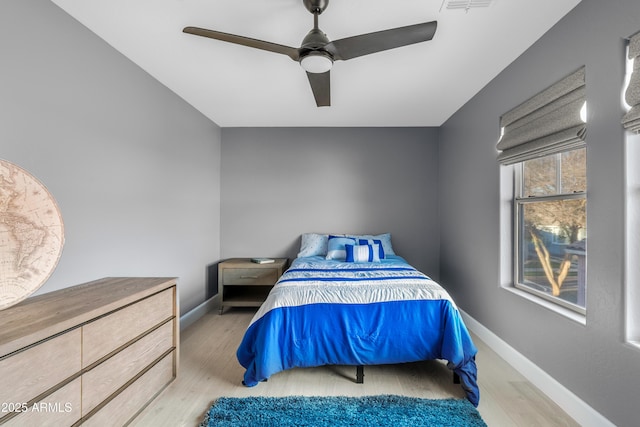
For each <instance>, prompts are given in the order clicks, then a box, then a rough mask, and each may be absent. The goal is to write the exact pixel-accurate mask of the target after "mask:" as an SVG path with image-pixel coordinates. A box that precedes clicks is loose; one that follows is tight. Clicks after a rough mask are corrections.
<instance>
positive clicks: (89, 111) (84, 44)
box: [0, 0, 220, 312]
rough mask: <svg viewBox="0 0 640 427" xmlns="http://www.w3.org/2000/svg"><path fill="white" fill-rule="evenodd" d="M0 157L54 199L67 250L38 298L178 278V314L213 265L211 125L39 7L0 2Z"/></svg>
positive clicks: (215, 225) (216, 149)
mask: <svg viewBox="0 0 640 427" xmlns="http://www.w3.org/2000/svg"><path fill="white" fill-rule="evenodd" d="M0 53H1V55H2V57H1V59H0V61H1V64H2V66H1V67H0V157H2V158H4V159H6V160H9V161H11V162H13V163H16V164H17V165H19V166H21V167H23V168H24V169H26V170H28V171H29V172H31V173H32V174H33V175H35V176H36V177H38V178H39V179H40V180H41V181H42V182H43V183H44V184H45V185H46V186H47V188H48V189H49V191H50V192H51V193H52V195H53V196H54V197H55V198H56V200H57V202H58V204H59V206H60V209H61V211H62V215H63V220H64V223H65V237H66V243H65V246H64V250H63V253H62V256H61V259H60V262H59V264H58V267H57V269H56V271H55V272H54V274H53V275H52V276H51V278H50V279H49V281H47V282H46V284H45V285H44V286H43V287H42V288H40V290H39V293H45V292H50V291H53V290H56V289H60V288H65V287H68V286H72V285H76V284H79V283H83V282H87V281H90V280H94V279H98V278H101V277H105V276H172V277H173V276H178V277H179V292H180V299H181V309H182V312H185V311H187V310H189V309H191V308H192V307H194V306H195V305H197V304H199V303H201V302H202V301H204V299H205V295H206V293H207V289H206V281H207V279H208V278H207V274H206V271H207V265H208V264H211V263H215V262H216V261H218V260H219V255H220V246H219V230H220V229H219V226H220V218H219V216H220V129H219V128H218V127H217V126H216V125H215V124H213V123H212V122H211V121H210V120H208V119H206V118H205V117H204V116H202V115H201V114H200V113H199V112H197V111H196V110H194V109H193V108H192V107H190V106H189V105H188V104H186V103H185V102H184V101H182V100H181V99H179V98H178V97H177V96H175V94H173V93H172V92H170V91H169V90H168V89H167V88H166V87H164V86H162V85H161V84H159V83H158V82H157V81H156V80H155V79H153V78H152V77H150V76H149V75H148V74H146V73H145V72H144V71H142V70H141V69H140V68H139V67H137V66H136V65H134V64H133V63H131V62H130V61H129V60H127V59H126V58H125V57H123V56H122V55H120V54H119V53H118V52H116V51H115V50H114V49H113V48H111V47H110V46H109V45H107V44H106V43H104V42H103V41H102V40H101V39H99V38H98V37H97V36H95V35H94V34H93V33H91V32H90V31H89V30H87V29H86V28H85V27H84V26H82V25H80V24H79V23H78V22H77V21H75V20H74V19H72V18H71V17H69V16H68V15H67V14H66V13H64V12H63V11H62V10H60V9H59V8H58V7H57V6H55V5H54V4H53V3H51V2H49V1H43V0H3V1H2V2H0Z"/></svg>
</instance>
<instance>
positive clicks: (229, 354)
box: [132, 308, 578, 427]
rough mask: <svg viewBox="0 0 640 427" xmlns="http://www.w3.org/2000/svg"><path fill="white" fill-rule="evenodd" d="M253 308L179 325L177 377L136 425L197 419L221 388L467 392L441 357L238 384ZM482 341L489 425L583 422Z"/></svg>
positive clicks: (248, 391)
mask: <svg viewBox="0 0 640 427" xmlns="http://www.w3.org/2000/svg"><path fill="white" fill-rule="evenodd" d="M254 312H255V311H252V310H246V309H237V308H236V309H230V310H227V311H226V312H225V313H224V314H223V315H218V314H217V311H216V312H215V313H214V312H210V313H208V314H207V315H205V316H203V317H202V318H201V319H199V320H198V321H197V322H196V323H194V324H193V325H191V326H190V327H188V328H187V329H186V330H184V331H183V332H182V333H181V348H180V368H179V372H178V377H177V378H176V380H175V381H174V382H173V383H172V384H171V385H170V386H169V387H167V388H166V389H165V390H164V391H163V392H162V393H161V394H160V396H158V398H157V399H156V400H155V401H154V402H152V403H151V404H150V405H149V406H148V407H147V408H146V409H145V410H144V411H143V412H142V413H141V414H140V415H139V416H138V417H137V418H136V419H135V420H134V422H133V423H132V425H133V426H137V427H148V426H154V427H162V426H167V427H179V426H189V427H191V426H197V425H198V424H199V423H200V421H201V420H202V418H203V417H204V414H205V412H206V411H207V409H208V408H209V406H210V405H211V403H212V402H213V401H214V400H215V399H216V398H218V397H220V396H228V397H243V396H287V395H309V396H318V395H322V396H326V395H346V396H364V395H377V394H399V395H407V396H416V397H424V398H448V397H454V398H463V397H464V393H463V392H462V390H461V389H460V386H459V385H456V384H453V382H452V374H451V371H449V370H448V369H447V368H446V366H445V365H444V363H443V362H439V361H428V362H419V363H410V364H403V365H385V366H367V367H365V370H364V374H365V377H364V384H356V383H355V367H352V366H326V367H320V368H309V369H292V370H289V371H285V372H281V373H278V374H276V375H273V376H272V377H271V378H270V379H269V381H267V382H264V383H261V384H259V385H257V386H256V387H250V388H249V387H244V386H243V385H242V384H241V381H242V376H243V374H244V369H243V368H242V367H241V366H240V364H239V363H238V361H237V359H236V356H235V352H236V349H237V348H238V345H239V343H240V340H241V339H242V335H243V333H244V330H245V329H246V327H247V325H248V324H249V321H250V320H251V318H252V316H253V314H254ZM474 343H475V344H476V347H478V355H477V356H476V363H477V365H478V383H479V385H480V406H479V407H478V410H479V411H480V414H481V415H482V418H483V419H484V420H485V422H486V423H487V425H488V426H490V427H494V426H496V427H502V426H505V427H507V426H508V427H512V426H514V427H517V426H578V424H577V423H576V422H575V421H574V420H573V419H572V418H570V417H569V416H568V415H567V414H566V413H564V412H563V411H562V410H561V409H560V408H559V407H558V406H557V405H555V404H554V403H553V402H551V401H550V400H549V399H548V398H547V397H546V396H545V395H544V394H542V393H541V392H540V391H539V390H538V389H536V388H535V387H534V386H533V385H532V384H531V383H530V382H528V381H527V380H526V379H524V378H523V377H522V376H521V375H520V374H519V373H517V372H516V371H515V370H514V369H513V368H512V367H511V366H510V365H508V364H507V363H506V362H505V361H504V360H503V359H501V358H500V357H499V356H498V355H497V354H496V353H495V352H493V351H492V350H491V349H490V348H488V347H487V346H486V345H485V344H484V343H483V342H482V341H480V340H479V339H478V338H477V337H475V336H474Z"/></svg>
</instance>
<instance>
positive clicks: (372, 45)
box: [182, 0, 438, 107]
mask: <svg viewBox="0 0 640 427" xmlns="http://www.w3.org/2000/svg"><path fill="white" fill-rule="evenodd" d="M302 2H303V3H304V5H305V7H306V8H307V10H309V12H311V13H312V14H313V29H312V30H311V31H309V33H307V35H306V36H305V38H304V39H303V40H302V45H301V46H300V47H298V48H295V47H290V46H284V45H281V44H277V43H271V42H266V41H263V40H257V39H253V38H250V37H243V36H237V35H234V34H229V33H223V32H221V31H214V30H207V29H204V28H198V27H185V28H184V29H183V30H182V31H183V32H185V33H188V34H194V35H196V36H202V37H208V38H212V39H216V40H222V41H225V42H229V43H235V44H239V45H243V46H248V47H253V48H256V49H262V50H266V51H269V52H275V53H280V54H283V55H287V56H288V57H289V58H291V59H293V60H294V61H297V62H299V63H300V65H301V66H302V68H303V69H304V70H305V71H306V72H307V77H308V78H309V83H310V85H311V90H312V91H313V96H314V97H315V100H316V105H317V106H318V107H326V106H329V105H331V84H330V70H331V67H332V65H333V61H339V60H342V61H346V60H347V59H352V58H357V57H359V56H364V55H369V54H371V53H376V52H381V51H383V50H388V49H394V48H397V47H401V46H407V45H410V44H415V43H420V42H425V41H429V40H431V39H432V38H433V35H434V34H435V32H436V28H437V25H438V23H437V22H436V21H431V22H425V23H422V24H415V25H409V26H406V27H398V28H393V29H390V30H383V31H377V32H374V33H368V34H361V35H359V36H353V37H347V38H344V39H340V40H334V41H330V40H329V38H328V37H327V35H326V34H325V33H323V32H322V31H321V30H320V29H319V28H318V16H319V15H320V14H321V13H322V12H324V10H325V9H326V8H327V6H328V5H329V0H302Z"/></svg>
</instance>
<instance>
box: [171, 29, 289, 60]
mask: <svg viewBox="0 0 640 427" xmlns="http://www.w3.org/2000/svg"><path fill="white" fill-rule="evenodd" d="M182 32H184V33H187V34H193V35H196V36H201V37H208V38H210V39H216V40H222V41H224V42H229V43H235V44H239V45H242V46H248V47H253V48H256V49H262V50H266V51H269V52H275V53H281V54H283V55H287V56H288V57H289V58H291V59H293V60H294V61H297V60H299V59H300V53H299V51H298V48H295V47H290V46H285V45H281V44H277V43H271V42H266V41H263V40H258V39H252V38H250V37H244V36H237V35H235V34H229V33H223V32H221V31H214V30H207V29H205V28H198V27H185V28H184V29H183V30H182Z"/></svg>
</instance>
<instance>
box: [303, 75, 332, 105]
mask: <svg viewBox="0 0 640 427" xmlns="http://www.w3.org/2000/svg"><path fill="white" fill-rule="evenodd" d="M330 73H331V71H327V72H326V73H307V77H308V78H309V83H310V84H311V90H312V91H313V96H314V98H315V99H316V105H317V106H318V107H329V106H330V105H331V78H330Z"/></svg>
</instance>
